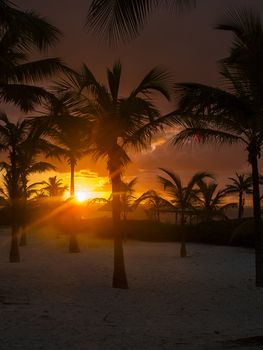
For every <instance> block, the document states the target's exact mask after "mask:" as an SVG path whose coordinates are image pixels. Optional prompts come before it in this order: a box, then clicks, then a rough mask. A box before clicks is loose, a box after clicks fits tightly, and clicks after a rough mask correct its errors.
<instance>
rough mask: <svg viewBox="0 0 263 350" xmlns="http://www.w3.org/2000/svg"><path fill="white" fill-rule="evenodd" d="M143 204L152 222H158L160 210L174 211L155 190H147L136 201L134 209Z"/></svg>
mask: <svg viewBox="0 0 263 350" xmlns="http://www.w3.org/2000/svg"><path fill="white" fill-rule="evenodd" d="M141 203H144V204H145V206H146V208H147V210H148V211H149V213H150V214H153V217H154V220H155V221H156V222H158V223H159V222H160V213H161V211H162V210H167V209H174V207H173V205H172V204H171V203H170V202H169V201H168V200H166V199H165V198H163V197H162V196H161V195H160V194H159V193H157V192H156V191H155V190H148V191H146V192H144V193H143V194H142V195H141V196H140V197H139V198H137V199H136V201H135V203H134V207H137V206H138V205H139V204H141Z"/></svg>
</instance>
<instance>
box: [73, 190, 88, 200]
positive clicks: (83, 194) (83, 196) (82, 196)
mask: <svg viewBox="0 0 263 350" xmlns="http://www.w3.org/2000/svg"><path fill="white" fill-rule="evenodd" d="M75 197H76V200H77V201H78V202H85V201H86V200H87V199H89V198H90V192H88V191H77V192H76V193H75Z"/></svg>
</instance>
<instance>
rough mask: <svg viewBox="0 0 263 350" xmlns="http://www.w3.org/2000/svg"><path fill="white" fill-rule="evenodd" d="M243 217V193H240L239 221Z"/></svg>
mask: <svg viewBox="0 0 263 350" xmlns="http://www.w3.org/2000/svg"><path fill="white" fill-rule="evenodd" d="M242 216H243V192H242V191H240V192H239V203H238V219H241V218H242Z"/></svg>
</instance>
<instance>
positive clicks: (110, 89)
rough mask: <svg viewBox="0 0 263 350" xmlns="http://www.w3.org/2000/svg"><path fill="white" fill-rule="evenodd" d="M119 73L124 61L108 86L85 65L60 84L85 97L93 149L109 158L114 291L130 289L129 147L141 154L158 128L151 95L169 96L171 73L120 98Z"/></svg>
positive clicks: (150, 78)
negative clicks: (126, 231)
mask: <svg viewBox="0 0 263 350" xmlns="http://www.w3.org/2000/svg"><path fill="white" fill-rule="evenodd" d="M121 73H122V67H121V64H120V63H115V64H114V65H113V68H112V69H107V83H108V86H105V85H104V84H101V83H100V82H98V81H97V80H96V78H95V76H94V75H93V74H92V72H91V71H90V70H89V68H88V67H87V66H86V65H83V68H82V70H81V71H80V72H79V73H77V74H75V76H74V77H71V79H69V81H68V82H65V81H63V82H62V83H61V84H60V89H62V90H63V89H64V90H65V91H70V90H75V91H76V92H77V93H78V94H80V95H81V99H82V103H85V107H86V108H83V111H85V114H86V116H87V118H89V120H90V122H91V124H92V147H91V151H92V152H93V155H94V157H95V158H96V159H99V158H106V160H107V165H108V170H109V177H110V180H111V183H112V218H113V223H114V227H115V237H114V271H113V284H112V285H113V287H114V288H128V282H127V277H126V272H125V265H124V255H123V238H122V233H121V226H120V221H121V196H120V191H121V184H122V174H123V172H124V169H125V166H126V165H127V164H128V163H129V162H130V161H131V160H130V158H129V156H128V153H127V150H128V148H129V147H132V148H134V149H137V150H140V149H141V148H144V147H147V146H148V145H149V142H150V140H151V137H152V135H153V134H154V133H155V132H156V131H157V130H158V127H157V126H156V124H155V123H154V121H155V120H157V119H158V118H159V117H160V113H159V111H158V109H157V108H156V106H155V105H154V103H153V101H152V93H153V92H155V93H156V92H157V93H159V94H160V95H162V96H164V97H165V98H166V99H169V98H170V94H169V92H170V91H169V76H168V74H167V72H164V71H162V70H160V69H157V68H154V69H152V70H151V71H150V72H149V73H148V74H147V75H146V76H145V77H144V78H143V79H142V81H141V82H140V83H139V85H138V86H137V87H135V89H133V90H132V91H131V93H130V94H129V95H128V96H126V97H122V96H121V95H120V82H121Z"/></svg>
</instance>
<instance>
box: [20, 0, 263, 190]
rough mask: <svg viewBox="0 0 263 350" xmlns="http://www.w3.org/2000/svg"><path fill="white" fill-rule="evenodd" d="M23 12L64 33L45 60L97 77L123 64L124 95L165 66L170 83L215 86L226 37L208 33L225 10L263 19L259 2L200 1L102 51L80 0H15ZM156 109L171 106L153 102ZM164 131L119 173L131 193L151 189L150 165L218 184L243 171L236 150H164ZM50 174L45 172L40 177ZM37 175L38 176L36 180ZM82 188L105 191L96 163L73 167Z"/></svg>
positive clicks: (63, 172)
mask: <svg viewBox="0 0 263 350" xmlns="http://www.w3.org/2000/svg"><path fill="white" fill-rule="evenodd" d="M15 3H17V4H19V5H20V6H21V7H22V8H23V9H33V10H35V11H36V12H38V13H39V14H41V15H43V16H45V17H46V18H48V19H49V20H50V21H51V22H52V23H53V24H54V25H56V26H57V27H58V28H59V29H60V30H61V31H62V32H63V34H64V37H63V39H62V40H61V43H60V44H59V45H58V46H56V47H55V48H54V49H52V50H51V51H50V52H49V53H48V55H49V56H61V57H62V58H63V59H64V60H65V61H66V62H67V63H68V64H71V65H73V66H74V67H78V65H79V64H80V63H82V62H85V63H86V64H87V65H88V66H89V67H90V68H91V69H92V71H93V72H94V73H95V75H96V76H97V77H98V78H99V79H100V80H104V78H105V68H106V67H107V66H111V65H112V63H113V62H114V61H116V60H117V59H120V60H121V61H122V63H123V66H124V69H123V76H124V80H123V82H122V83H123V85H122V94H123V95H124V94H126V93H127V92H128V90H129V89H130V88H132V87H133V86H134V84H136V83H137V82H138V81H139V80H140V78H141V77H142V76H143V75H144V74H145V73H146V72H147V71H149V69H151V68H152V67H153V66H156V65H160V66H162V67H164V68H167V69H168V70H169V71H170V72H171V73H172V74H173V75H174V80H175V81H176V82H182V81H183V82H185V81H196V82H202V83H205V84H213V85H220V84H222V81H221V80H220V77H219V74H218V72H217V61H218V60H219V59H220V58H222V57H224V56H225V55H226V53H227V48H228V47H229V44H230V42H231V36H230V35H229V34H228V33H223V32H219V31H215V30H213V27H214V25H215V24H216V23H218V21H219V20H220V19H221V18H222V16H223V15H224V13H225V10H226V9H227V8H231V7H238V8H240V7H241V6H242V5H244V4H245V5H248V4H249V6H250V7H251V8H253V9H256V10H258V11H259V12H260V13H261V14H263V4H262V0H250V1H249V2H248V1H246V0H244V1H243V0H220V1H218V0H203V1H201V0H200V1H199V4H198V6H197V8H196V9H195V10H192V11H190V12H188V13H184V14H181V15H180V16H177V15H176V14H171V13H168V12H165V11H163V12H161V13H158V14H157V15H155V16H154V18H153V19H152V21H151V22H150V24H149V25H148V26H147V27H146V28H145V30H144V32H143V33H142V35H141V36H140V37H139V38H137V39H136V40H134V41H133V42H131V43H130V44H128V45H125V46H120V47H118V48H109V47H108V46H107V45H106V44H104V43H101V42H98V40H97V38H96V37H94V36H91V35H90V34H89V32H88V29H87V28H86V29H85V28H84V20H85V14H86V9H87V4H88V3H89V2H88V1H87V0H75V1H53V0H45V1H36V0H18V1H15ZM160 108H161V109H162V111H163V112H166V111H168V110H171V109H172V108H173V105H167V104H164V103H163V102H162V101H160ZM171 135H172V131H171V130H170V131H168V132H167V133H166V134H165V135H159V136H157V137H156V140H155V141H154V143H153V145H152V147H151V148H150V149H149V150H148V151H146V152H143V153H142V154H137V155H132V156H131V158H132V160H133V163H132V164H131V165H130V166H129V167H128V169H127V173H126V174H127V176H128V179H131V178H133V177H135V176H138V178H139V180H138V185H137V190H138V191H139V192H142V191H143V190H146V189H149V188H152V187H154V188H155V187H157V188H158V185H157V181H156V175H157V174H158V167H165V168H169V169H171V170H173V171H175V172H177V173H179V175H181V176H182V177H183V178H184V179H185V180H187V179H188V178H189V177H190V176H192V175H193V173H194V172H196V171H200V170H209V171H211V172H213V173H214V174H216V175H217V176H218V181H219V182H220V183H221V184H224V183H225V182H226V180H227V178H228V177H230V176H233V175H234V173H235V172H236V171H238V172H246V171H247V170H248V168H247V162H246V155H245V153H244V151H243V149H242V148H240V147H239V146H232V147H231V148H230V147H223V148H220V149H215V148H214V147H213V146H194V147H191V146H190V145H189V146H185V147H184V148H182V149H180V150H178V149H174V148H172V147H171V146H169V145H167V143H166V141H167V140H169V138H170V136H171ZM58 171H59V172H60V174H59V177H62V178H63V179H64V180H65V181H66V182H67V181H68V179H69V174H68V169H67V166H66V164H64V165H63V164H58ZM49 175H52V174H46V175H45V176H43V177H47V176H49ZM41 177H42V176H41ZM82 185H83V186H84V185H85V186H87V187H88V189H89V190H90V191H91V192H92V193H93V192H95V194H96V193H97V192H98V194H103V193H104V192H106V193H104V194H105V195H106V194H107V193H108V192H109V191H110V186H109V183H108V180H107V170H106V166H105V163H104V162H98V163H95V162H94V161H93V160H91V159H87V158H85V159H82V160H81V161H80V162H79V164H78V167H77V177H76V186H82Z"/></svg>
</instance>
